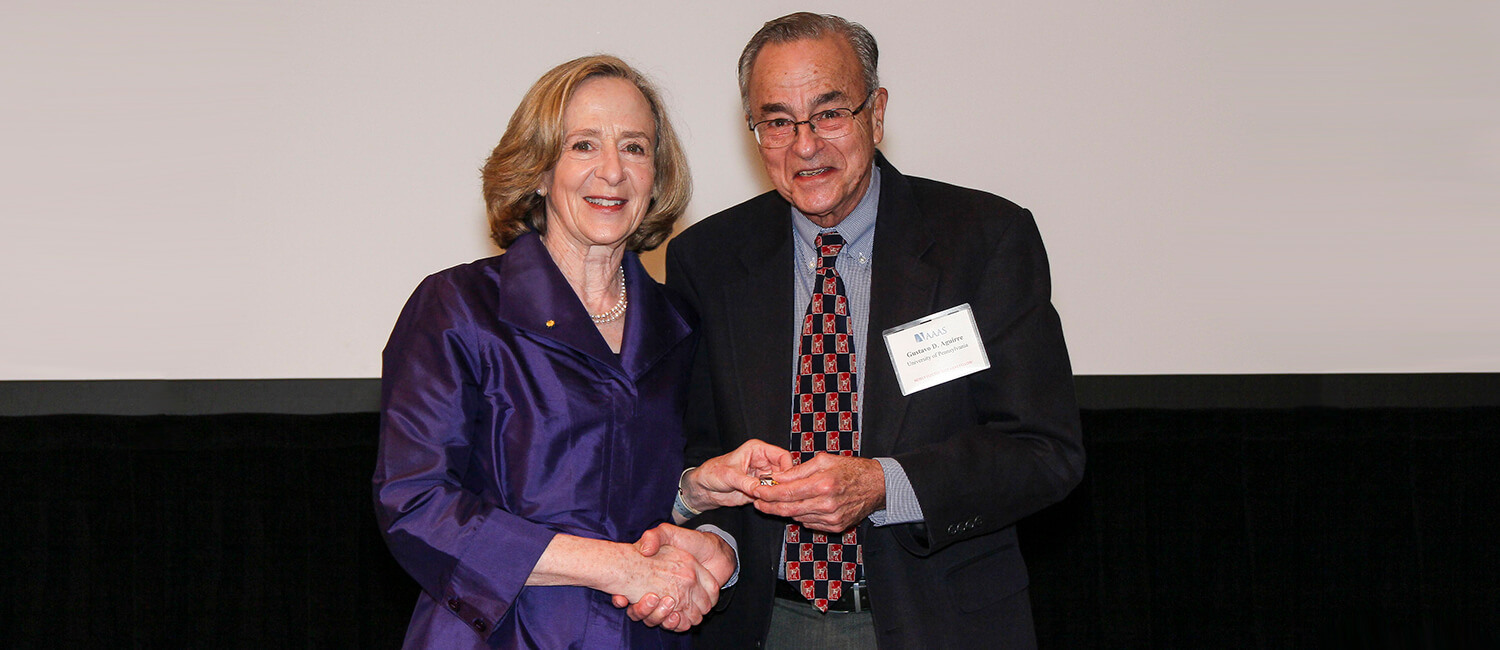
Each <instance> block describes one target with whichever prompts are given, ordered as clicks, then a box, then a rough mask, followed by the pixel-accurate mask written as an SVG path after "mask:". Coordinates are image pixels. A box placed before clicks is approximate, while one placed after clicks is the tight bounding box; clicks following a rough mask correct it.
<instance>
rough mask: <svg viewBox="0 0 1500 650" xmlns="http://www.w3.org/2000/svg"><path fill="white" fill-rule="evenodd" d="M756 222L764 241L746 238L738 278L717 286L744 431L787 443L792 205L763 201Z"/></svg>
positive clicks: (790, 353)
mask: <svg viewBox="0 0 1500 650" xmlns="http://www.w3.org/2000/svg"><path fill="white" fill-rule="evenodd" d="M766 203H767V207H766V208H764V211H763V213H762V214H760V215H758V216H757V217H756V218H755V220H756V221H757V222H758V223H762V224H764V230H763V231H758V232H763V233H765V236H764V237H755V238H747V240H746V242H745V245H744V246H742V247H740V248H739V249H738V250H737V251H736V253H737V256H738V258H739V260H740V265H741V267H740V268H741V270H742V274H741V275H740V276H738V277H735V278H731V279H728V280H727V281H725V282H724V284H723V285H722V286H721V287H720V288H719V290H720V291H722V294H721V295H720V296H719V299H720V300H721V301H723V302H722V304H723V305H725V314H726V316H727V317H728V318H727V320H726V322H727V323H728V328H729V335H730V339H731V347H732V349H733V356H734V359H733V362H734V364H735V367H734V368H733V369H732V374H731V376H733V377H739V378H740V381H739V385H738V386H737V389H738V390H739V392H740V403H741V404H743V405H744V418H745V431H746V432H747V433H748V434H749V435H750V436H753V437H756V438H760V439H762V440H765V441H767V442H769V443H771V444H774V445H778V446H784V445H786V444H787V435H788V433H787V431H789V429H788V428H787V427H788V425H787V417H789V416H790V415H791V403H792V402H791V394H790V393H789V392H788V389H789V387H790V386H791V377H792V376H791V370H792V330H791V329H790V328H791V326H792V319H793V314H792V300H793V298H792V295H793V294H792V281H793V278H792V271H793V269H792V265H793V259H792V241H791V229H792V224H791V206H790V205H789V204H787V203H786V202H785V201H768V202H766Z"/></svg>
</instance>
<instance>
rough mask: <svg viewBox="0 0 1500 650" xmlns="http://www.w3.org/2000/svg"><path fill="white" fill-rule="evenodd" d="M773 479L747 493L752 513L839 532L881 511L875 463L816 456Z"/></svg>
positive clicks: (881, 483)
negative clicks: (752, 499)
mask: <svg viewBox="0 0 1500 650" xmlns="http://www.w3.org/2000/svg"><path fill="white" fill-rule="evenodd" d="M773 478H775V479H776V483H777V484H776V485H757V486H756V487H755V489H754V490H752V491H751V495H752V496H753V497H754V503H755V509H756V510H759V511H761V512H764V513H766V514H768V515H775V516H778V517H789V518H791V519H794V520H796V521H798V522H799V523H801V524H803V525H805V526H807V527H808V528H812V529H814V530H821V531H825V532H829V533H842V532H844V531H846V530H849V529H850V528H853V527H854V525H855V524H858V523H859V522H860V521H861V520H863V519H864V518H865V517H868V516H870V513H872V512H875V511H876V510H879V509H881V508H884V507H885V471H884V470H883V469H881V467H880V461H877V460H875V459H873V458H858V457H854V456H840V455H838V454H828V453H818V454H816V455H814V456H813V457H812V459H811V460H809V461H807V462H805V463H802V464H800V465H797V466H795V467H793V468H791V469H789V470H786V471H783V472H778V473H776V474H775V475H774V476H773Z"/></svg>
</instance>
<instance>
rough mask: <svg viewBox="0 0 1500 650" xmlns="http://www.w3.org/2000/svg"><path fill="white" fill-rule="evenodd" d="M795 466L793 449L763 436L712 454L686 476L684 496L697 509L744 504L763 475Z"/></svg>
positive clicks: (748, 500) (685, 500)
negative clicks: (777, 444) (769, 440)
mask: <svg viewBox="0 0 1500 650" xmlns="http://www.w3.org/2000/svg"><path fill="white" fill-rule="evenodd" d="M791 468H792V452H790V451H787V450H786V449H784V448H781V447H777V446H775V445H772V444H769V443H766V442H764V441H761V440H754V439H751V440H747V441H745V444H743V445H740V447H739V449H736V450H734V451H731V452H729V453H727V454H724V455H723V456H719V457H717V458H711V459H709V460H708V461H706V462H704V463H703V465H701V466H699V467H697V468H695V469H693V470H692V471H690V472H688V473H687V474H686V475H685V476H683V481H682V487H683V489H682V500H683V502H685V503H687V505H688V506H689V507H691V508H692V509H694V510H699V511H703V510H712V509H714V508H724V507H732V506H742V505H745V504H746V503H749V502H750V495H751V494H752V492H753V491H754V490H755V488H757V487H759V486H760V477H762V476H766V475H769V474H772V473H774V472H782V471H786V470H789V469H791Z"/></svg>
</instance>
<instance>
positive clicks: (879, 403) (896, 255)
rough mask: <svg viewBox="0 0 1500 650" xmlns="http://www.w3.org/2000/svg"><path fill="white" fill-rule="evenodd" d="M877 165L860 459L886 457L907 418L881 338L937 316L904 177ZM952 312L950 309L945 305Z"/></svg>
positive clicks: (921, 231)
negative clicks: (894, 329) (877, 193)
mask: <svg viewBox="0 0 1500 650" xmlns="http://www.w3.org/2000/svg"><path fill="white" fill-rule="evenodd" d="M876 164H878V165H880V211H879V214H878V216H876V218H875V252H874V256H875V260H874V268H873V269H872V275H871V279H870V330H869V332H868V333H867V334H866V337H865V339H866V344H865V345H866V347H868V348H869V349H868V350H866V351H865V354H866V355H867V356H866V358H865V373H866V374H867V375H868V376H867V377H865V394H864V395H863V396H862V397H861V398H860V399H861V400H862V401H863V402H864V413H863V416H862V422H861V426H860V428H861V429H862V430H863V433H862V437H863V441H862V445H861V451H860V455H861V456H866V457H877V456H890V455H891V453H892V450H894V449H895V448H896V444H897V442H898V441H899V438H900V433H901V425H902V422H903V420H904V419H905V417H906V406H907V401H908V400H907V398H905V397H902V396H901V389H900V386H899V384H897V383H896V372H895V369H894V368H893V367H892V365H891V361H890V353H889V351H887V349H886V347H885V339H884V337H882V336H881V334H880V333H881V332H882V331H884V330H886V329H888V328H891V327H895V326H897V325H901V324H903V323H908V322H911V321H913V320H916V319H918V318H921V317H923V316H926V315H928V314H931V313H933V312H935V311H937V309H938V306H937V305H934V304H933V301H934V300H935V299H936V293H937V285H938V280H939V278H940V275H941V274H940V272H939V270H938V268H937V267H935V266H933V265H932V264H931V263H928V262H926V261H924V258H925V257H926V254H927V251H928V249H929V248H931V247H932V235H931V234H930V233H929V232H928V230H927V229H926V228H925V227H923V218H922V211H921V209H920V208H919V207H918V206H917V203H916V199H915V198H914V197H913V195H912V191H911V185H910V184H909V183H907V181H906V177H904V176H902V175H901V172H898V171H896V168H895V167H892V166H891V164H890V163H889V162H888V161H886V159H885V156H883V155H880V154H878V153H877V154H876ZM949 306H951V305H949Z"/></svg>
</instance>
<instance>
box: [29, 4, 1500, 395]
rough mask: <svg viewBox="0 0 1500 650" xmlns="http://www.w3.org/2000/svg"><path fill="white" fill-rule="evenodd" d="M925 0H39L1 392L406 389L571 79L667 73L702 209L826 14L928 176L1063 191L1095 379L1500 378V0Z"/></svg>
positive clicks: (1078, 342)
mask: <svg viewBox="0 0 1500 650" xmlns="http://www.w3.org/2000/svg"><path fill="white" fill-rule="evenodd" d="M121 5H129V8H122V6H121ZM923 6H924V7H925V8H924V9H923V10H914V8H913V7H914V5H913V3H910V2H894V1H889V0H875V1H866V2H847V3H841V2H824V3H788V2H770V3H761V4H759V5H754V6H753V8H751V7H747V6H746V5H744V4H739V3H734V4H731V3H724V4H722V5H716V4H713V3H680V2H651V1H642V2H635V3H626V4H625V5H624V6H623V8H622V5H621V3H617V2H602V1H599V0H580V1H575V2H554V3H532V2H504V3H502V2H434V3H410V2H352V1H348V0H326V1H324V2H312V3H294V2H235V3H198V2H136V3H110V2H46V3H43V2H30V1H19V2H18V1H15V0H9V1H7V2H6V3H5V5H4V6H3V8H0V88H3V89H4V91H3V94H4V97H5V99H4V101H0V151H3V153H0V228H3V230H0V233H3V234H0V314H3V316H0V380H13V379H111V378H174V379H194V378H272V377H369V376H375V375H378V373H379V351H380V348H381V347H382V345H383V344H384V341H385V337H386V335H387V333H388V332H389V330H390V326H391V324H392V321H393V320H394V318H395V315H396V312H397V310H398V309H399V308H400V306H401V304H402V302H403V301H404V300H405V298H406V296H407V295H408V293H409V292H410V290H411V289H412V287H414V286H415V285H416V283H417V282H418V281H419V280H420V279H421V277H422V276H423V275H425V274H426V273H429V272H432V271H435V270H438V269H441V268H444V267H447V266H451V265H453V264H456V263H460V262H464V261H468V260H471V259H474V258H476V257H481V256H486V255H490V254H493V250H492V249H491V248H490V247H489V245H488V242H487V240H486V238H485V236H484V226H483V220H482V205H481V202H480V200H479V198H478V181H477V171H476V170H477V168H478V167H479V165H480V164H481V163H482V162H483V160H484V158H485V156H486V155H487V154H488V151H489V149H490V147H491V146H493V144H494V142H495V141H496V140H497V139H498V138H499V136H500V133H501V131H502V129H503V128H504V123H505V120H506V119H507V118H508V117H509V115H510V112H511V110H512V109H513V108H514V106H515V104H516V102H517V101H518V100H519V99H520V97H521V95H522V93H524V92H525V90H526V88H527V87H528V86H529V85H530V83H531V82H532V81H533V80H534V79H535V78H536V77H537V76H538V75H539V74H541V73H542V72H543V71H545V70H546V69H547V68H549V67H551V66H552V65H554V64H556V63H559V62H561V61H563V60H565V59H568V58H572V57H574V56H579V55H582V54H588V53H592V52H596V51H608V52H612V53H616V54H619V55H621V56H623V57H625V58H626V59H627V60H629V61H631V62H633V63H635V64H637V65H638V66H639V67H641V68H642V69H644V70H645V71H647V72H648V73H649V74H650V75H652V76H653V77H654V78H655V79H656V80H657V81H658V82H659V83H660V84H661V85H662V86H663V87H664V88H665V90H666V93H667V101H668V103H669V105H670V108H671V109H672V111H673V113H674V118H675V119H676V120H677V124H678V126H679V129H680V131H681V134H682V136H683V137H684V138H685V140H686V143H687V146H688V150H689V155H690V158H691V161H692V163H693V171H694V175H695V181H696V186H697V194H696V199H695V201H694V203H693V206H692V208H691V211H690V213H689V219H691V220H697V219H700V218H702V217H704V216H706V215H708V214H711V213H712V212H714V211H716V210H718V209H720V208H723V207H725V206H728V205H730V204H733V203H735V202H737V201H739V200H742V199H744V198H746V197H748V196H751V195H753V194H755V193H758V192H760V191H763V190H764V189H765V188H766V187H768V186H767V184H766V183H765V181H764V179H763V178H762V177H761V175H760V172H759V170H758V168H757V166H756V160H755V158H754V151H753V149H752V142H751V141H750V140H749V139H748V136H747V134H746V133H745V132H744V127H743V125H742V122H741V121H740V119H739V115H738V98H737V96H736V90H735V86H734V74H733V68H734V61H735V58H736V56H737V55H738V52H739V48H740V47H741V46H742V45H743V43H744V41H745V39H747V38H748V37H749V36H750V34H751V33H753V32H754V31H755V29H756V28H757V27H758V26H759V24H760V23H761V22H762V21H764V20H767V19H769V18H773V17H775V16H777V15H780V14H782V13H786V12H788V11H792V10H796V9H802V8H812V9H815V10H821V11H831V12H834V13H840V14H842V15H845V16H846V17H848V18H851V19H854V20H858V21H861V22H863V23H864V24H865V25H867V26H868V27H869V28H870V29H871V31H872V32H874V34H875V35H876V37H877V38H878V39H879V41H880V44H881V48H882V53H883V54H884V61H883V63H884V65H883V66H882V73H883V81H884V85H885V86H886V87H887V88H889V89H890V93H891V102H890V109H889V111H888V114H887V134H888V140H887V144H886V146H885V147H884V150H885V151H886V152H887V154H888V155H889V156H890V158H891V159H892V161H893V162H894V163H895V164H896V165H897V166H898V167H899V168H901V169H902V170H903V171H904V172H906V173H909V174H915V175H921V176H929V177H933V178H938V179H942V180H947V181H950V182H954V183H958V184H962V185H968V186H972V187H978V188H982V189H986V190H989V191H992V192H995V193H998V194H1001V195H1003V196H1006V197H1008V198H1011V199H1013V200H1015V201H1017V202H1018V203H1021V204H1022V205H1026V206H1028V207H1031V208H1032V209H1033V210H1034V211H1035V212H1036V214H1037V217H1038V220H1039V222H1040V224H1041V228H1042V232H1043V234H1044V236H1045V237H1046V240H1047V244H1048V249H1049V252H1050V254H1051V256H1052V264H1053V276H1054V279H1055V290H1056V301H1057V304H1058V306H1059V309H1060V310H1061V311H1062V313H1063V317H1064V323H1065V326H1066V329H1067V334H1068V339H1069V342H1070V344H1071V346H1072V350H1073V358H1074V365H1075V368H1076V370H1077V371H1078V372H1079V373H1081V374H1155V373H1287V372H1291V373H1299V372H1334V373H1337V372H1455V371H1487V372H1495V371H1500V300H1497V298H1496V296H1500V262H1496V261H1495V253H1494V251H1495V250H1497V249H1500V84H1497V83H1496V79H1497V78H1500V76H1497V75H1500V48H1497V46H1496V45H1495V43H1497V42H1500V10H1497V5H1495V4H1494V3H1473V2H1461V1H1458V0H1441V1H1439V2H1435V3H1425V4H1414V3H1393V2H1378V3H1369V2H1360V3H1356V2H1337V3H1334V2H1315V3H1305V2H1300V3H1291V2H1283V3H1235V2H1151V3H1111V2H1060V3H1041V2H1030V3H994V2H980V1H977V0H968V1H961V2H949V1H932V2H927V3H923ZM1310 6H1311V7H1314V8H1309V7H1310ZM622 11H624V12H626V13H625V14H623V15H622V14H621V12H622ZM649 261H650V262H651V263H652V264H653V265H656V266H658V267H659V258H653V259H652V260H649Z"/></svg>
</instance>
